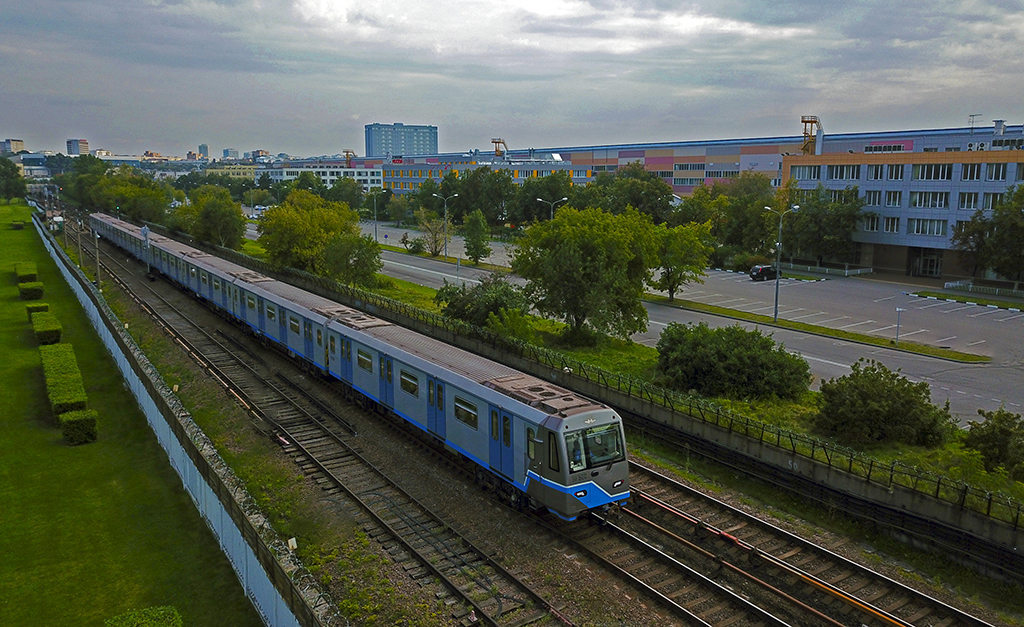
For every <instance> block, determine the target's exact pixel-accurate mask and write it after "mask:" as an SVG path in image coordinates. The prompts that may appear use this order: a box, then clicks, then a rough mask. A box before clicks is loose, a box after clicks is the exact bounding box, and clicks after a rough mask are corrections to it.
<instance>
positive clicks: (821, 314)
mask: <svg viewBox="0 0 1024 627" xmlns="http://www.w3.org/2000/svg"><path fill="white" fill-rule="evenodd" d="M827 315H828V312H827V311H819V312H818V313H812V314H807V315H804V316H797V317H796V318H790V320H803V319H804V318H813V317H814V316H827Z"/></svg>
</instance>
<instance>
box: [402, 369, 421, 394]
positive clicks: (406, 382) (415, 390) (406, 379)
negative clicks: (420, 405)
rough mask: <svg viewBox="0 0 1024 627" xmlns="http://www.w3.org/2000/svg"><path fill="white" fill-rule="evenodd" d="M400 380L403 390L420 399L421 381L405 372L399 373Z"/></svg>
mask: <svg viewBox="0 0 1024 627" xmlns="http://www.w3.org/2000/svg"><path fill="white" fill-rule="evenodd" d="M398 379H399V381H400V382H401V386H402V390H403V391H405V392H407V393H409V394H411V395H413V396H415V397H416V398H419V397H420V380H419V377H417V376H416V375H412V374H409V373H408V372H406V371H405V370H399V371H398Z"/></svg>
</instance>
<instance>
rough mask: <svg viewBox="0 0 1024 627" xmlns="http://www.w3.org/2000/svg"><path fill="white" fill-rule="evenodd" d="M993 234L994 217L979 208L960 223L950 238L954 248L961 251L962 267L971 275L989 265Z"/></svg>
mask: <svg viewBox="0 0 1024 627" xmlns="http://www.w3.org/2000/svg"><path fill="white" fill-rule="evenodd" d="M991 236H992V219H991V218H989V217H988V216H986V215H985V212H984V211H982V210H981V209H978V210H977V211H975V212H974V215H972V216H971V219H970V220H968V221H967V222H962V223H958V224H957V226H956V228H955V229H953V236H952V237H951V238H950V242H951V244H952V247H953V250H955V251H957V252H958V253H960V269H961V270H963V271H964V272H970V273H971V276H975V275H977V274H978V270H980V269H983V268H986V267H988V265H989V258H988V257H989V254H990V247H989V239H990V238H991Z"/></svg>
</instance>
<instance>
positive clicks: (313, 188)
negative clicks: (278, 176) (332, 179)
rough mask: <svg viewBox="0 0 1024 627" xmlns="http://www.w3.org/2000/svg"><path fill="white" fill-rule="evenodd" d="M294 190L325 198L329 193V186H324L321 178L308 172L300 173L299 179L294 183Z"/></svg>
mask: <svg viewBox="0 0 1024 627" xmlns="http://www.w3.org/2000/svg"><path fill="white" fill-rule="evenodd" d="M292 189H301V190H303V191H307V192H310V193H312V194H316V195H317V196H320V197H321V198H323V196H324V193H325V192H326V191H327V186H326V185H324V182H323V181H321V180H320V177H319V176H317V175H315V174H313V173H312V172H310V171H309V170H306V171H305V172H302V173H300V174H299V176H298V178H296V179H295V181H293V184H292Z"/></svg>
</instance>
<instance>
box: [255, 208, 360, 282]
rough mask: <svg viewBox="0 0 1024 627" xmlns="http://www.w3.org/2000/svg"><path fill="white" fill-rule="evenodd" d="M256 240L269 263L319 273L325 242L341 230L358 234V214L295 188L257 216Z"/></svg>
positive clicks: (341, 231)
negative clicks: (258, 235) (257, 239)
mask: <svg viewBox="0 0 1024 627" xmlns="http://www.w3.org/2000/svg"><path fill="white" fill-rule="evenodd" d="M258 228H259V232H260V238H259V242H260V244H261V245H262V246H263V248H264V250H266V251H267V256H268V258H269V259H270V262H271V263H273V264H275V265H279V266H288V267H292V268H298V269H300V270H306V271H307V272H313V273H315V274H316V273H320V272H321V271H322V266H323V252H324V247H325V246H326V245H327V242H329V241H331V240H332V239H333V238H334V237H335V236H337V235H339V234H341V233H346V232H347V233H353V234H355V233H358V232H359V216H358V215H356V213H355V212H354V211H352V210H351V209H349V208H348V207H346V206H345V205H344V204H341V203H332V202H327V201H325V200H324V199H322V198H320V197H319V196H316V195H314V194H312V193H310V192H308V191H303V190H295V191H293V192H292V193H291V194H289V195H288V197H287V198H286V199H285V201H284V202H283V203H281V204H279V205H275V206H273V207H271V208H270V209H267V211H266V212H264V214H263V216H262V217H261V218H260V219H259V227H258Z"/></svg>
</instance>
